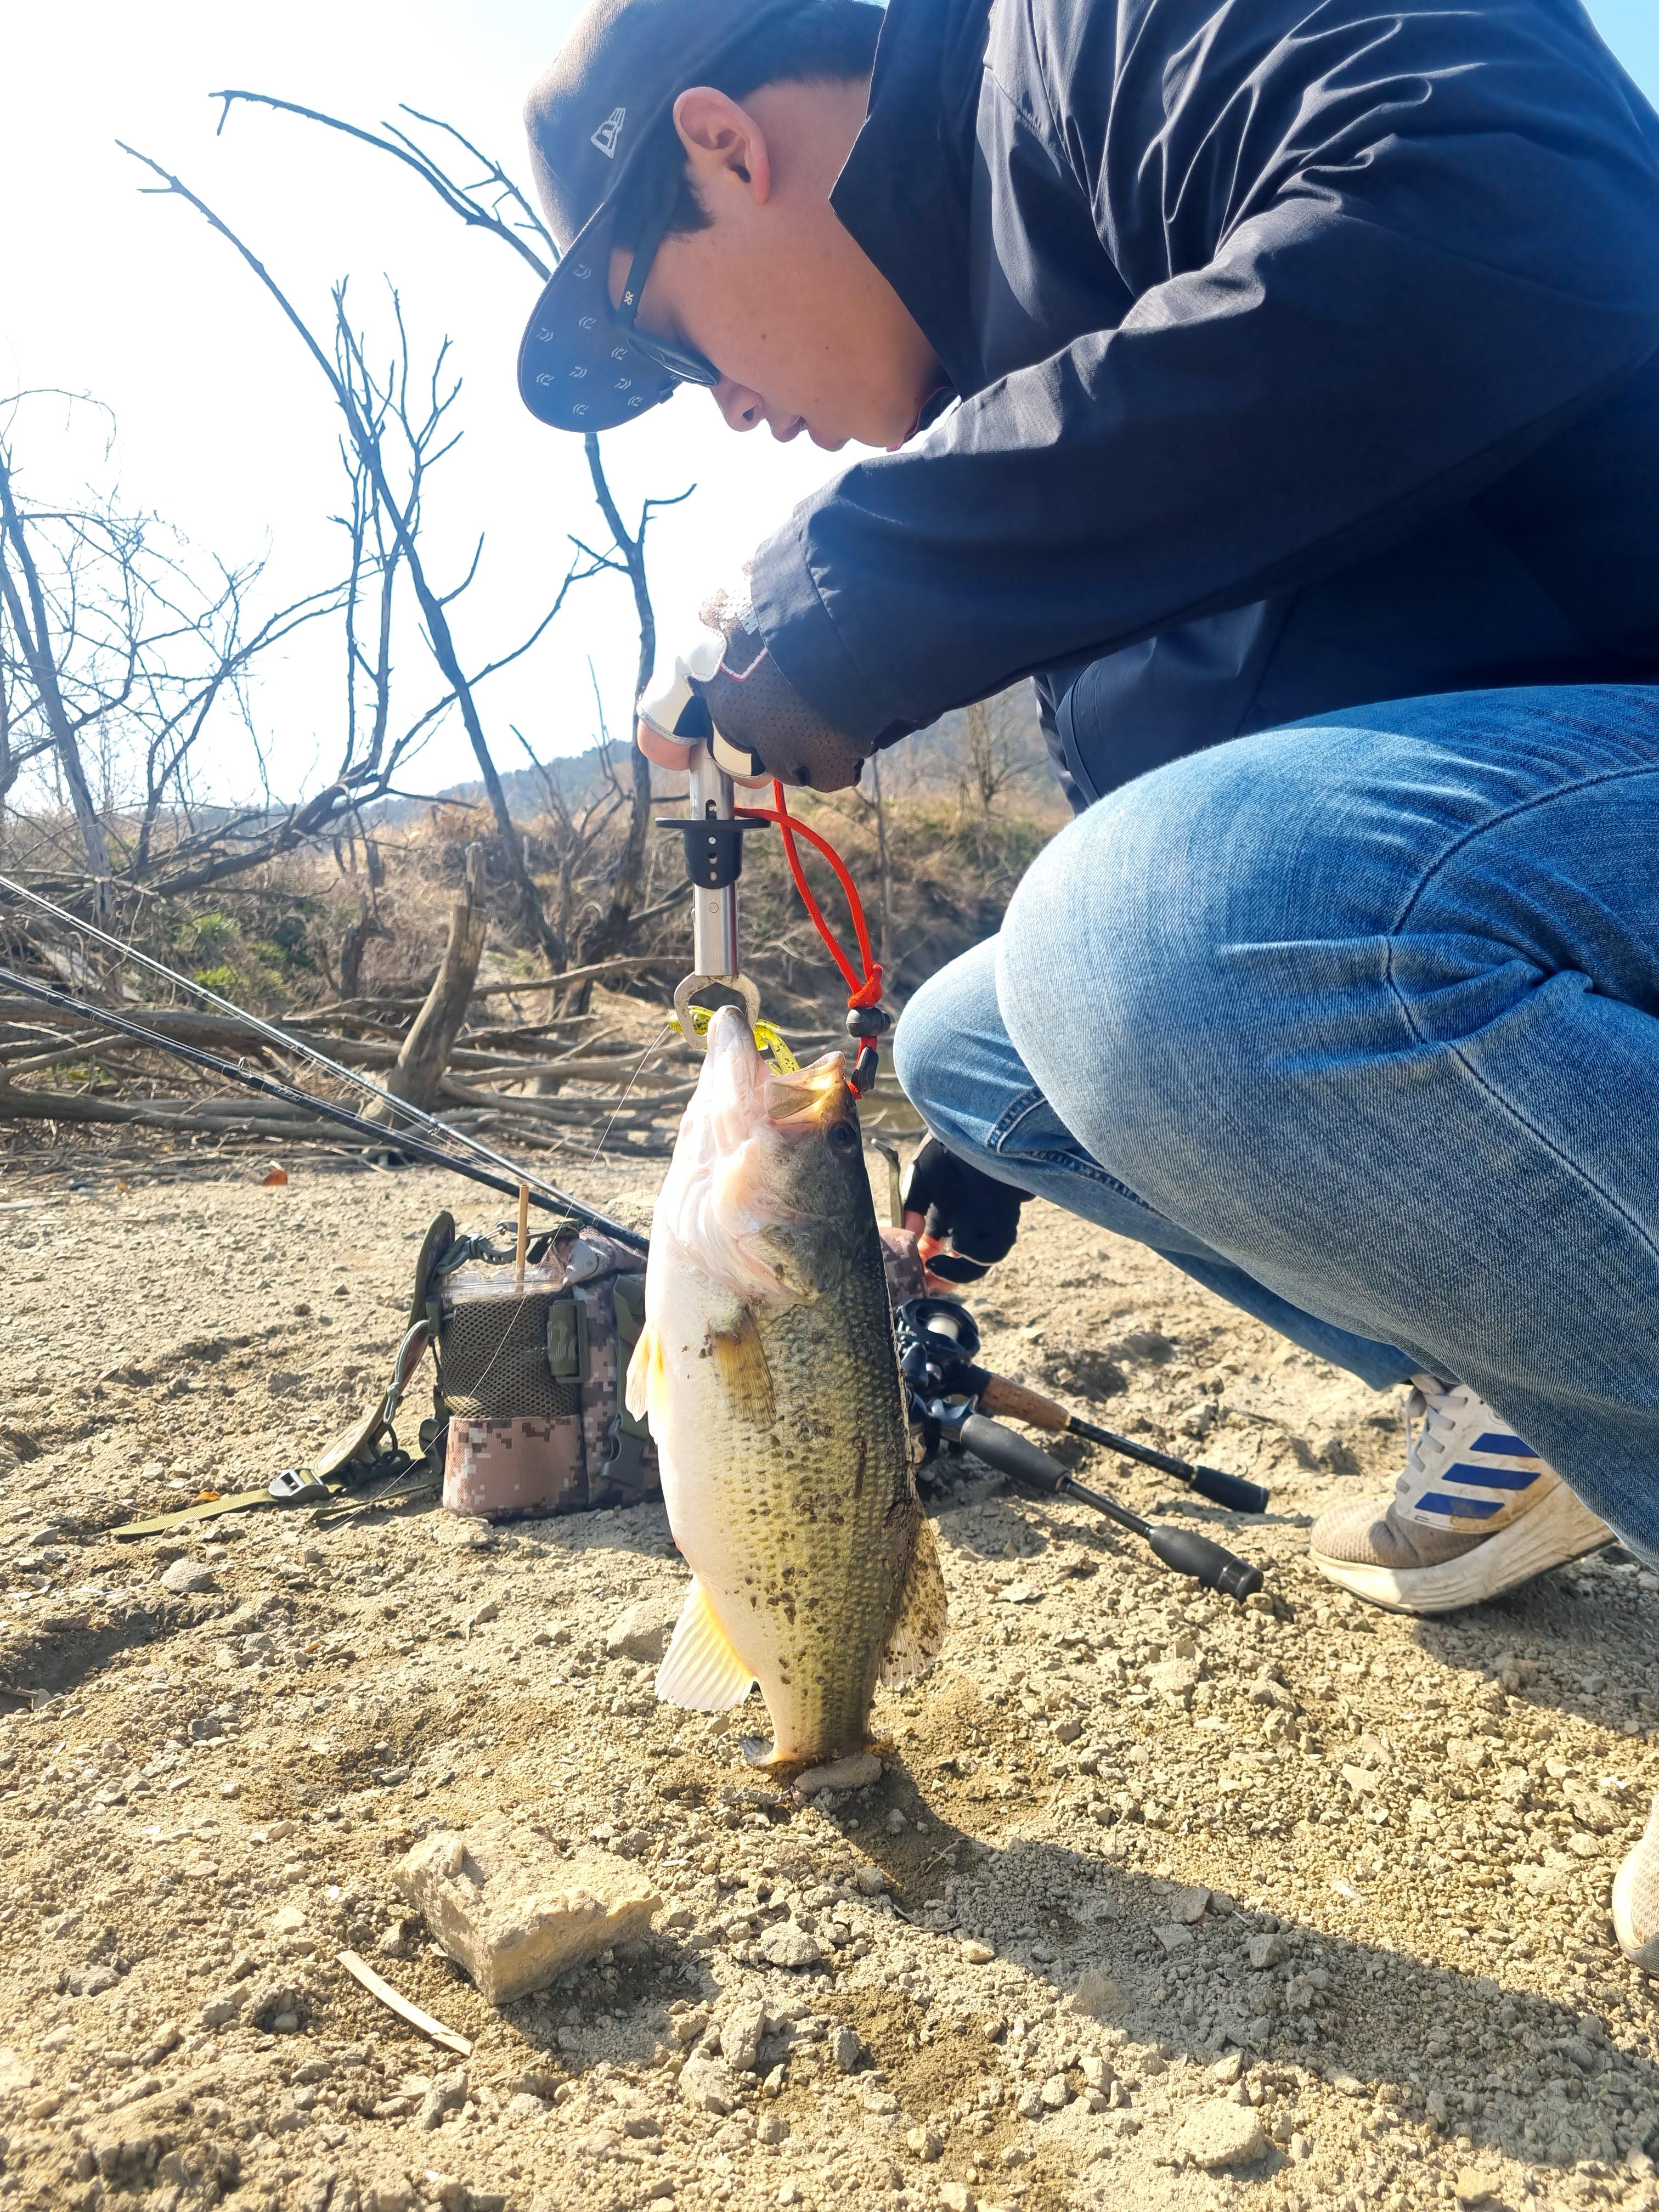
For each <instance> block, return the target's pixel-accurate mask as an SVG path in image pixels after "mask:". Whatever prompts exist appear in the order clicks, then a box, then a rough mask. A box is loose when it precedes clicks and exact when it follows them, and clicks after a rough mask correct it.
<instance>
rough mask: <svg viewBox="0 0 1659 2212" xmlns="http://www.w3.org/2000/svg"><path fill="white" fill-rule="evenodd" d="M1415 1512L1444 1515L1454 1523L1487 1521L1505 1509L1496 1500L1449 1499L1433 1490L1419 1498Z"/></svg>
mask: <svg viewBox="0 0 1659 2212" xmlns="http://www.w3.org/2000/svg"><path fill="white" fill-rule="evenodd" d="M1412 1510H1413V1512H1416V1513H1444V1514H1446V1515H1448V1516H1449V1517H1450V1518H1451V1519H1452V1520H1454V1521H1485V1520H1488V1519H1489V1518H1490V1517H1491V1516H1492V1514H1494V1513H1501V1512H1502V1511H1503V1510H1504V1509H1503V1507H1502V1505H1500V1504H1498V1501H1497V1500H1496V1499H1495V1498H1447V1497H1446V1496H1444V1495H1443V1493H1442V1492H1440V1491H1437V1490H1431V1491H1430V1492H1428V1494H1427V1496H1426V1497H1423V1498H1419V1499H1418V1500H1417V1502H1416V1504H1415V1505H1414V1506H1413V1509H1412Z"/></svg>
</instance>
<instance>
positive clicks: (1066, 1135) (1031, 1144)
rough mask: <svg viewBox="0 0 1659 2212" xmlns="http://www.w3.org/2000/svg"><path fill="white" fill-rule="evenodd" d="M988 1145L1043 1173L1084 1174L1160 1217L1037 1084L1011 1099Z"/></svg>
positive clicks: (1154, 1217) (989, 1149)
mask: <svg viewBox="0 0 1659 2212" xmlns="http://www.w3.org/2000/svg"><path fill="white" fill-rule="evenodd" d="M985 1148H986V1150H987V1152H994V1153H995V1154H996V1156H997V1158H999V1159H1001V1160H1006V1161H1008V1162H1009V1163H1010V1164H1011V1165H1017V1166H1020V1167H1026V1168H1030V1169H1031V1170H1035V1171H1036V1173H1038V1174H1040V1175H1066V1176H1082V1177H1083V1178H1084V1179H1085V1181H1086V1182H1091V1183H1093V1184H1095V1185H1096V1186H1097V1188H1099V1189H1101V1190H1109V1191H1112V1192H1115V1194H1116V1195H1117V1196H1118V1197H1119V1198H1121V1199H1123V1200H1126V1201H1127V1203H1128V1204H1129V1205H1131V1206H1137V1207H1139V1210H1140V1212H1143V1213H1144V1214H1146V1217H1147V1218H1148V1219H1149V1220H1152V1221H1156V1220H1158V1218H1159V1217H1158V1214H1156V1213H1155V1212H1153V1210H1152V1207H1151V1206H1148V1205H1147V1203H1146V1200H1145V1199H1144V1198H1139V1197H1138V1196H1137V1195H1136V1194H1135V1193H1134V1192H1133V1191H1132V1190H1131V1189H1130V1188H1129V1187H1128V1185H1127V1183H1121V1182H1119V1181H1118V1179H1117V1177H1116V1176H1112V1175H1108V1174H1107V1172H1106V1170H1105V1169H1104V1168H1103V1167H1102V1165H1101V1164H1100V1162H1099V1161H1098V1160H1097V1159H1096V1158H1095V1157H1094V1155H1093V1154H1092V1153H1091V1152H1085V1150H1084V1148H1083V1146H1081V1145H1079V1142H1078V1140H1077V1139H1076V1138H1075V1137H1074V1136H1073V1134H1072V1133H1071V1131H1070V1130H1069V1129H1068V1128H1067V1127H1066V1124H1065V1123H1064V1122H1063V1121H1061V1120H1060V1116H1059V1115H1058V1114H1056V1113H1055V1111H1054V1108H1053V1107H1052V1106H1051V1105H1050V1104H1049V1103H1048V1099H1047V1098H1046V1097H1044V1096H1043V1094H1042V1091H1039V1090H1038V1089H1037V1088H1036V1085H1035V1084H1034V1085H1032V1086H1031V1088H1030V1090H1028V1091H1020V1092H1019V1093H1018V1095H1017V1096H1016V1097H1014V1098H1013V1099H1012V1101H1011V1102H1010V1103H1009V1105H1008V1107H1007V1108H1006V1110H1005V1112H1004V1113H1003V1115H1002V1117H1001V1119H1000V1121H997V1122H996V1123H995V1124H994V1126H993V1127H992V1129H991V1132H990V1133H989V1135H988V1136H987V1139H986V1141H985ZM1125 1233H1127V1232H1125Z"/></svg>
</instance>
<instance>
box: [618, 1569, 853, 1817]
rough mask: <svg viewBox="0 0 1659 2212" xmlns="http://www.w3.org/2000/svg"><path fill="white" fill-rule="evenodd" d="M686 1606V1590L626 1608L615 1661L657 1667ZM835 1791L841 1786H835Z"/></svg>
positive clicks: (620, 1617)
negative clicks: (635, 1662) (623, 1660)
mask: <svg viewBox="0 0 1659 2212" xmlns="http://www.w3.org/2000/svg"><path fill="white" fill-rule="evenodd" d="M684 1602H685V1592H684V1589H668V1590H664V1591H662V1592H661V1593H660V1594H659V1595H657V1596H656V1597H642V1598H641V1599H640V1600H639V1601H638V1602H637V1603H636V1604H634V1605H629V1606H624V1607H623V1610H622V1611H621V1612H620V1613H618V1614H617V1618H616V1619H615V1620H613V1621H612V1622H611V1626H610V1627H609V1628H607V1629H606V1630H605V1650H606V1651H607V1652H608V1653H609V1655H610V1656H611V1658H613V1659H633V1660H636V1661H637V1662H640V1664H641V1665H651V1666H655V1665H656V1664H657V1663H658V1662H659V1661H660V1660H661V1658H662V1656H663V1654H664V1652H665V1651H666V1650H667V1649H668V1639H669V1638H670V1637H671V1635H672V1634H673V1632H674V1623H675V1622H676V1621H677V1620H678V1619H679V1617H680V1610H681V1607H683V1606H684ZM829 1786H830V1787H831V1788H835V1787H837V1786H839V1785H836V1784H830V1785H829Z"/></svg>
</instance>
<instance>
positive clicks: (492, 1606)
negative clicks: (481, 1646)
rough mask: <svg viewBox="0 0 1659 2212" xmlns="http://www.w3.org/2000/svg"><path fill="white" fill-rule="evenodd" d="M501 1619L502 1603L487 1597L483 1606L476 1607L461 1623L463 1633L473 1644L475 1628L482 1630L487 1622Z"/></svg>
mask: <svg viewBox="0 0 1659 2212" xmlns="http://www.w3.org/2000/svg"><path fill="white" fill-rule="evenodd" d="M500 1619H501V1606H500V1603H499V1602H498V1601H497V1600H495V1598H493V1597H487V1598H486V1599H485V1600H484V1601H483V1604H482V1605H480V1606H475V1607H473V1609H472V1611H471V1613H468V1614H467V1615H466V1617H465V1620H463V1621H462V1623H461V1633H462V1634H463V1636H465V1638H467V1640H468V1641H469V1642H471V1637H472V1632H473V1630H474V1629H475V1628H482V1627H483V1625H484V1623H485V1622H486V1621H487V1620H500Z"/></svg>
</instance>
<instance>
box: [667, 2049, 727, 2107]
mask: <svg viewBox="0 0 1659 2212" xmlns="http://www.w3.org/2000/svg"><path fill="white" fill-rule="evenodd" d="M678 2087H679V2095H680V2100H681V2102H682V2103H683V2104H687V2105H690V2106H693V2107H694V2108H695V2109H696V2111H697V2112H717V2113H718V2112H730V2111H732V2107H733V2106H735V2105H736V2104H737V2103H738V2100H740V2098H741V2097H742V2094H743V2085H742V2084H741V2082H739V2081H738V2077H737V2075H735V2074H734V2073H733V2072H732V2069H731V2068H730V2067H729V2066H728V2065H727V2064H726V2061H725V2059H723V2058H714V2057H710V2056H709V2054H708V2052H707V2051H693V2052H692V2054H691V2056H690V2057H689V2058H688V2059H687V2060H686V2062H685V2063H684V2066H682V2067H681V2069H680V2078H679V2085H678Z"/></svg>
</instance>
